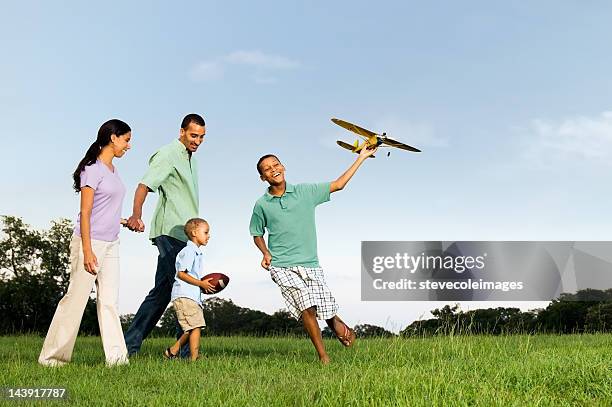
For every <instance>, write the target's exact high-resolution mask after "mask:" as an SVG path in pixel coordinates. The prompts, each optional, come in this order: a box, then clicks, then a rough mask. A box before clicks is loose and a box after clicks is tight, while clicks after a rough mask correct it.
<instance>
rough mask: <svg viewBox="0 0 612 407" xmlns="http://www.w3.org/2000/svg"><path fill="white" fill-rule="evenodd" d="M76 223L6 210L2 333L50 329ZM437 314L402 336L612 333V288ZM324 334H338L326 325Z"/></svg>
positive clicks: (0, 268) (219, 308)
mask: <svg viewBox="0 0 612 407" xmlns="http://www.w3.org/2000/svg"><path fill="white" fill-rule="evenodd" d="M72 230H73V225H72V222H71V221H70V220H68V219H59V220H57V221H53V222H52V223H51V227H50V228H49V229H48V230H35V229H33V228H32V227H31V226H29V225H27V224H26V223H24V222H23V220H22V219H20V218H18V217H14V216H3V217H2V228H1V233H2V235H1V236H0V335H10V334H19V333H38V334H42V335H44V334H45V333H46V331H47V329H48V327H49V325H50V323H51V319H52V318H53V314H54V312H55V308H56V306H57V303H58V302H59V300H60V299H61V298H62V297H63V295H64V293H65V292H66V289H67V288H68V283H69V281H70V249H69V245H70V239H71V237H72ZM586 299H588V301H587V300H586ZM594 299H595V300H594ZM432 314H433V316H434V318H432V319H428V320H419V321H415V322H413V323H412V324H410V325H409V326H407V327H406V328H405V329H404V330H403V331H401V333H400V335H402V336H429V335H449V334H492V335H499V334H508V333H528V334H533V333H540V332H543V333H553V332H554V333H579V332H611V331H612V289H609V290H605V291H597V290H590V291H588V292H587V291H585V292H578V293H577V294H563V295H561V297H560V298H559V299H557V300H554V301H552V302H551V303H550V304H549V305H548V306H547V307H546V308H545V309H540V310H532V311H526V312H523V311H521V310H519V309H518V308H494V309H493V308H489V309H477V310H472V311H466V312H463V311H461V310H459V308H458V306H454V307H451V306H448V305H447V306H445V307H443V308H441V309H435V310H433V311H432ZM204 316H205V318H206V323H207V329H206V332H207V334H209V335H250V336H271V335H275V336H278V335H294V336H304V335H305V334H304V330H303V328H302V326H301V323H300V322H299V321H296V320H295V319H294V318H292V317H291V315H290V314H289V312H288V311H286V310H280V311H277V312H275V313H274V314H272V315H270V314H267V313H265V312H262V311H257V310H252V309H249V308H244V307H240V306H238V305H236V304H234V303H233V302H232V301H231V300H226V299H222V298H219V297H211V298H209V299H208V300H206V301H205V302H204ZM132 318H133V315H132V314H128V315H122V316H121V323H122V325H123V327H124V329H126V328H127V326H129V324H130V323H131V320H132ZM354 329H355V331H356V332H357V335H358V336H360V337H391V336H395V334H393V333H392V332H390V331H388V330H386V329H384V328H382V327H379V326H375V325H370V324H361V325H357V326H355V327H354ZM174 333H175V316H174V312H173V311H172V309H171V308H168V310H166V312H165V313H164V315H163V316H162V318H161V320H160V323H159V324H158V326H157V327H156V328H155V330H154V331H153V333H152V335H156V336H173V335H174ZM80 334H84V335H98V334H99V328H98V321H97V314H96V303H95V300H94V299H92V298H90V299H89V301H88V303H87V305H86V308H85V313H84V315H83V319H82V322H81V327H80ZM323 335H324V336H325V337H333V334H332V332H331V330H330V329H329V328H327V327H326V328H325V329H324V330H323Z"/></svg>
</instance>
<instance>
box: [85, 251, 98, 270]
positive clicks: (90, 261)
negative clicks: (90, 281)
mask: <svg viewBox="0 0 612 407" xmlns="http://www.w3.org/2000/svg"><path fill="white" fill-rule="evenodd" d="M83 257H84V260H83V265H84V266H85V271H86V272H88V273H89V274H92V275H94V276H95V275H96V274H97V272H96V268H97V267H98V258H97V257H96V255H95V254H94V253H93V252H92V251H86V252H83Z"/></svg>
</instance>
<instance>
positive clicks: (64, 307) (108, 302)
mask: <svg viewBox="0 0 612 407" xmlns="http://www.w3.org/2000/svg"><path fill="white" fill-rule="evenodd" d="M91 246H92V249H93V252H94V254H95V255H96V258H97V259H98V268H97V272H98V274H96V275H93V274H89V273H88V272H87V271H85V266H84V265H83V263H84V258H83V250H82V242H81V238H80V237H79V236H77V235H73V236H72V241H71V242H70V266H71V270H70V284H69V286H68V291H67V292H66V294H65V295H64V297H63V298H62V299H61V300H60V302H59V304H58V305H57V309H56V310H55V315H53V321H51V326H50V327H49V332H48V333H47V337H46V338H45V343H44V345H43V348H42V351H41V352H40V357H39V358H38V363H40V364H42V365H46V366H60V365H63V364H65V363H67V362H70V359H71V358H72V350H73V348H74V343H75V341H76V337H77V334H78V332H79V326H80V325H81V319H82V318H83V312H84V311H85V305H86V304H87V299H88V298H89V294H90V293H91V289H92V287H93V284H94V282H95V284H96V292H97V306H98V323H99V324H100V335H101V336H102V344H103V346H104V354H105V356H106V364H107V365H109V366H110V365H116V364H124V363H127V362H128V359H127V348H126V347H125V341H124V339H123V331H122V330H121V323H120V321H119V313H118V306H117V305H118V297H119V240H115V241H114V242H103V241H100V240H92V241H91Z"/></svg>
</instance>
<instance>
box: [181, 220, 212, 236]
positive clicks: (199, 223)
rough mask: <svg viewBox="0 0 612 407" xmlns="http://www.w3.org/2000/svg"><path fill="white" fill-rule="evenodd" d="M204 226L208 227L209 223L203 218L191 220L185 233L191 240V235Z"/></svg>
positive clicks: (185, 228) (186, 226) (184, 228)
mask: <svg viewBox="0 0 612 407" xmlns="http://www.w3.org/2000/svg"><path fill="white" fill-rule="evenodd" d="M204 224H206V225H208V222H206V221H205V220H204V219H202V218H191V219H189V220H188V221H187V223H185V226H184V227H183V230H184V231H185V234H186V235H187V237H188V238H191V233H192V232H193V231H194V230H196V229H197V228H199V227H200V226H202V225H204Z"/></svg>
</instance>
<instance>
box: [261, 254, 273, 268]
mask: <svg viewBox="0 0 612 407" xmlns="http://www.w3.org/2000/svg"><path fill="white" fill-rule="evenodd" d="M270 263H272V255H271V254H270V252H267V253H266V254H264V256H263V260H262V261H261V267H263V268H265V269H266V270H269V269H270Z"/></svg>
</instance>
